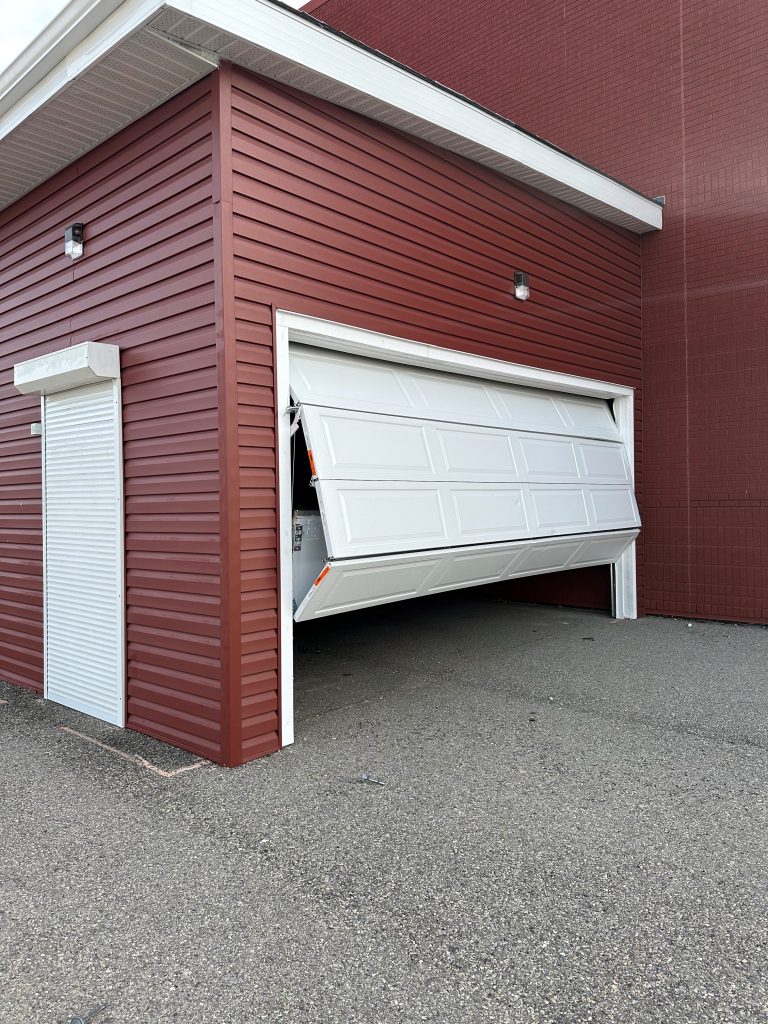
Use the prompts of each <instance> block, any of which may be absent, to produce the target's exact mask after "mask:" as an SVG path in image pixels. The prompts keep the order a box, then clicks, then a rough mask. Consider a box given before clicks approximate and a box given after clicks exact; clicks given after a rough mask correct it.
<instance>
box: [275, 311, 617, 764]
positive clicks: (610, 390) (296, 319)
mask: <svg viewBox="0 0 768 1024" xmlns="http://www.w3.org/2000/svg"><path fill="white" fill-rule="evenodd" d="M292 344H299V345H307V346H314V347H315V348H320V349H330V350H334V351H337V352H342V353H346V354H349V355H356V356H361V357H363V358H368V359H375V360H379V361H385V362H393V363H397V364H401V365H403V364H404V365H407V366H414V367H422V368H427V369H430V370H433V371H436V372H439V373H443V374H445V373H455V374H460V375H461V376H463V377H478V378H482V379H483V380H484V381H496V382H499V383H501V384H508V385H517V386H523V387H527V388H536V389H539V390H546V391H557V392H560V393H566V394H573V395H583V396H586V397H589V398H598V399H602V400H604V401H611V402H612V404H613V411H614V417H615V420H616V427H617V428H618V435H619V438H620V440H621V442H622V443H623V446H624V448H625V451H626V457H627V460H628V463H629V472H630V474H631V477H632V478H634V464H633V463H634V456H633V452H634V391H633V390H632V388H628V387H624V386H623V385H619V384H610V383H605V382H603V381H595V380H590V379H588V378H583V377H576V376H571V375H570V374H564V373H555V372H552V371H548V370H538V369H536V368H534V367H529V366H521V365H518V364H514V363H507V362H504V361H502V360H497V359H489V358H486V357H484V356H475V355H469V354H467V353H463V352H459V351H456V350H454V349H446V348H440V347H438V346H434V345H426V344H423V343H421V342H414V341H410V340H407V339H404V338H396V337H391V336H387V335H382V334H377V333H375V332H372V331H366V330H362V329H360V328H356V327H350V326H348V325H345V324H336V323H332V322H330V321H325V320H319V319H316V318H314V317H309V316H304V315H302V314H296V313H290V312H287V311H283V310H278V311H277V313H276V317H275V346H276V351H275V371H276V380H275V391H276V403H277V434H278V467H279V535H280V676H281V704H280V706H281V739H282V744H283V745H287V744H289V743H292V742H293V622H294V619H293V611H294V610H293V588H292V545H293V542H292V503H291V459H290V447H291V446H290V419H291V413H290V407H291V392H290V381H289V346H290V345H292ZM612 580H613V613H614V615H615V616H616V617H617V618H635V617H636V615H637V605H636V582H635V545H634V542H631V543H630V544H629V545H628V547H627V548H626V550H624V552H623V554H621V555H620V557H619V558H618V561H616V562H615V564H614V565H613V568H612Z"/></svg>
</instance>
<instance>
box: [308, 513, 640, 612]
mask: <svg viewBox="0 0 768 1024" xmlns="http://www.w3.org/2000/svg"><path fill="white" fill-rule="evenodd" d="M636 536H637V531H636V530H628V531H621V532H617V533H599V534H594V535H592V536H590V537H564V538H559V539H557V540H532V541H520V542H518V543H514V544H503V545H495V544H494V545H491V546H488V545H480V546H476V547H470V548H448V549H443V550H440V551H426V552H421V553H417V554H410V555H383V556H381V557H378V558H376V557H374V558H354V559H348V560H342V561H338V562H330V563H329V565H328V567H327V569H326V570H324V572H323V573H322V574H321V576H320V577H319V578H318V582H316V583H315V584H314V585H313V586H312V587H311V589H310V591H309V593H308V594H307V596H306V597H305V598H304V600H303V601H302V603H301V604H300V606H299V608H298V609H297V611H296V614H295V615H294V618H295V619H296V621H297V622H306V621H307V620H309V619H319V618H323V617H324V616H326V615H337V614H339V613H340V612H349V611H355V610H357V609H360V608H370V607H372V606H374V605H378V604H390V603H391V602H393V601H404V600H407V599H409V598H412V597H426V596H428V595H429V594H439V593H443V592H444V591H446V590H458V589H461V588H462V587H475V586H480V585H481V584H484V583H500V582H501V581H503V580H511V579H516V578H518V577H520V576H536V575H539V574H541V573H546V572H557V571H558V570H560V569H580V568H584V567H585V566H589V565H603V564H605V563H606V562H615V561H616V560H617V559H618V558H619V556H620V555H621V554H622V552H623V551H624V550H626V548H627V547H628V546H629V545H630V544H631V543H632V541H633V540H634V539H635V537H636Z"/></svg>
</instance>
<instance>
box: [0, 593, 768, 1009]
mask: <svg viewBox="0 0 768 1024" xmlns="http://www.w3.org/2000/svg"><path fill="white" fill-rule="evenodd" d="M767 655H768V631H766V630H765V629H762V628H760V627H749V626H735V625H726V624H722V623H701V622H693V623H690V624H689V623H688V622H687V621H680V620H670V619H667V620H665V619H655V618H648V619H643V620H640V621H638V622H614V621H612V620H611V619H610V618H608V617H607V616H604V615H601V614H599V613H595V612H586V611H574V610H570V609H561V608H541V607H534V606H526V605H519V604H511V603H505V602H503V601H498V600H491V599H489V598H488V597H487V596H484V595H483V594H482V592H474V593H466V594H458V595H445V596H444V597H441V598H434V599H429V600H427V601H420V602H409V603H403V604H400V605H393V606H390V607H385V608H380V609H373V610H371V611H369V612H363V613H359V614H357V615H349V616H339V617H337V618H335V619H333V620H328V621H326V622H321V623H310V624H308V625H306V626H304V627H303V628H299V629H297V639H296V661H297V665H296V669H297V682H296V689H297V695H296V699H297V735H296V744H295V746H294V747H292V748H289V749H286V750H284V751H281V752H280V753H279V754H276V755H274V756H273V757H270V758H267V759H264V760H262V761H259V762H256V763H253V764H251V765H248V766H246V767H244V768H241V769H237V770H226V769H223V768H218V767H215V766H211V765H209V764H202V765H201V764H198V763H197V762H198V759H197V758H195V757H193V756H191V755H187V754H183V753H179V752H177V751H173V750H172V749H170V748H168V747H165V746H164V745H163V744H160V743H156V742H155V741H153V740H149V739H147V738H146V737H139V736H137V735H136V734H130V733H120V732H117V731H115V730H112V729H110V728H109V727H107V726H104V725H103V724H101V723H98V722H95V721H93V720H92V719H89V718H87V717H86V716H83V715H79V714H77V713H75V712H72V711H68V710H67V709H65V708H62V707H59V706H57V705H55V704H51V703H47V702H44V701H42V700H40V699H39V698H37V697H35V696H34V695H32V694H30V693H28V692H24V691H20V690H17V689H15V688H14V687H11V686H8V685H0V700H3V701H5V702H6V703H2V704H0V764H1V765H2V773H3V775H2V801H3V807H2V828H1V829H0V850H1V851H2V871H0V962H1V964H2V970H1V971H0V1021H2V1022H3V1024H31V1022H34V1024H65V1022H67V1021H69V1019H70V1018H71V1017H72V1016H74V1015H75V1014H79V1015H81V1016H83V1017H85V1016H86V1014H88V1013H89V1012H90V1011H91V1010H94V1009H95V1008H97V1007H99V1006H101V1005H102V1004H107V1009H106V1010H105V1011H104V1012H103V1013H102V1014H99V1015H97V1016H96V1017H95V1018H94V1024H100V1022H101V1021H105V1020H106V1019H109V1020H110V1021H112V1022H113V1024H133V1022H138V1024H161V1022H163V1024H164V1022H171V1021H174V1022H180V1024H198V1022H200V1024H217V1022H225V1024H260V1022H264V1024H336V1022H339V1024H390V1022H393V1024H394V1022H400V1021H403V1022H410V1021H413V1022H416V1021H429V1022H435V1024H453V1022H456V1024H459V1022H461V1024H475V1022H478V1024H480V1022H510V1024H572V1022H573V1024H581V1022H588V1021H594V1022H603V1024H608V1022H617V1024H619V1022H620V1024H655V1022H659V1024H662V1022H663V1024H687V1022H692V1024H693V1022H695V1024H707V1022H713V1024H714V1022H717V1024H730V1022H736V1021H749V1022H754V1024H759V1022H768V890H767V889H766V867H767V866H768V844H767V843H766V837H767V833H766V819H767V818H768V803H767V802H766V795H767V793H768V758H767V757H766V748H767V747H768V710H767V707H766V701H767V696H766V681H767V678H766V677H767V676H768V657H767ZM68 729H69V730H75V732H71V731H66V730H68ZM78 733H79V734H82V735H78ZM85 737H87V738H85ZM89 739H90V740H97V741H98V743H102V744H106V745H108V746H114V747H116V748H117V749H118V750H119V751H120V753H121V754H122V755H123V756H120V753H115V752H113V751H110V750H107V749H105V748H104V747H103V746H100V745H98V743H94V742H89ZM148 764H149V765H154V766H156V767H159V768H160V770H161V771H162V772H164V773H165V774H164V775H163V774H158V773H157V772H155V771H152V770H150V768H148V767H147V765H148ZM180 768H187V769H188V770H186V771H179V769H180ZM173 773H176V774H173ZM361 779H362V780H363V781H361ZM378 782H381V783H383V785H378V784H377V783H378Z"/></svg>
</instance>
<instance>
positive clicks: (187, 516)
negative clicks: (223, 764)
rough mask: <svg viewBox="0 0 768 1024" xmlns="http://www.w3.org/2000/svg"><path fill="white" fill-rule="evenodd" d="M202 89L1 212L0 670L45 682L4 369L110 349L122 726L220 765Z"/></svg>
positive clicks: (21, 415) (28, 499) (19, 430)
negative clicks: (115, 413)
mask: <svg viewBox="0 0 768 1024" xmlns="http://www.w3.org/2000/svg"><path fill="white" fill-rule="evenodd" d="M210 87H211V81H210V80H208V81H207V82H205V83H202V84H200V85H198V86H195V87H193V88H192V89H191V90H189V91H187V92H186V93H184V94H183V95H182V96H180V97H178V98H177V99H175V100H174V101H172V102H171V103H169V104H167V105H166V106H165V107H163V108H161V109H160V110H158V111H155V112H154V113H153V114H151V115H149V116H148V117H146V118H144V119H143V120H142V121H141V122H140V123H138V124H136V125H134V126H133V127H131V128H129V129H127V130H126V131H124V132H121V133H120V134H119V135H117V136H116V137H115V138H114V139H112V140H110V141H109V142H107V143H106V144H104V145H102V146H100V147H99V148H98V149H96V150H94V152H92V153H91V154H89V155H88V156H87V157H85V158H83V159H82V160H80V161H78V163H76V164H73V165H72V166H70V167H69V168H67V170H65V171H63V172H62V173H61V174H58V175H57V176H56V177H55V178H53V179H52V180H51V181H49V182H48V183H47V184H45V185H43V186H41V187H40V188H38V189H36V190H35V191H34V192H32V193H31V194H30V195H29V196H27V197H26V198H25V199H22V200H20V201H19V202H18V203H16V204H14V205H13V206H12V207H10V208H9V209H8V210H6V211H5V212H4V213H2V214H0V677H2V678H4V679H7V680H9V681H10V682H14V683H17V684H19V685H22V686H29V687H32V688H33V689H36V690H40V689H41V688H42V683H43V678H42V592H41V590H42V588H41V583H42V565H41V509H40V471H41V446H40V439H39V438H32V437H30V434H29V424H30V422H32V421H33V420H39V419H40V404H39V400H38V399H37V398H36V397H23V396H21V395H19V394H18V393H17V392H16V391H15V389H14V387H13V364H14V363H15V362H17V361H20V360H23V359H31V358H33V357H35V356H39V355H42V354H44V353H45V352H49V351H51V350H54V349H57V348H61V347H64V346H68V345H76V344H78V343H80V342H82V341H100V342H107V343H109V344H113V345H119V346H120V348H121V350H122V352H121V363H122V385H123V420H124V422H123V430H124V439H125V508H126V564H127V619H128V625H127V630H128V636H127V639H128V725H129V726H131V727H132V728H134V729H138V730H140V731H143V732H147V733H150V734H151V735H153V736H157V737H159V738H161V739H166V740H169V741H170V742H172V743H175V744H178V745H179V746H183V747H187V748H188V749H190V750H194V751H197V752H199V753H201V754H204V755H206V756H208V757H212V758H216V759H225V758H226V756H227V753H226V743H225V739H226V734H227V729H226V728H224V729H223V728H222V718H223V717H224V716H225V715H226V700H223V699H222V698H223V695H224V694H225V690H226V687H225V686H224V685H223V683H222V680H223V678H225V660H224V658H223V654H222V633H223V630H222V622H221V614H220V605H221V601H220V597H221V595H220V589H221V565H220V558H221V551H220V548H221V544H220V521H219V509H220V474H219V454H218V449H219V423H218V417H219V411H218V407H219V396H218V369H217V349H216V331H215V319H216V318H215V308H216V301H215V300H216V296H215V275H214V244H213V236H214V206H215V204H214V201H213V200H214V182H213V165H214V161H213V152H212V145H213V143H212V109H211V91H210ZM74 221H83V222H84V223H85V255H84V256H83V257H82V258H81V259H80V260H78V261H77V262H76V263H72V262H71V261H70V260H69V259H68V258H67V257H66V256H65V255H64V251H63V244H64V243H63V235H64V228H65V227H66V226H67V225H68V224H71V223H72V222H74ZM85 555H86V553H85V552H84V556H85ZM225 724H226V723H225Z"/></svg>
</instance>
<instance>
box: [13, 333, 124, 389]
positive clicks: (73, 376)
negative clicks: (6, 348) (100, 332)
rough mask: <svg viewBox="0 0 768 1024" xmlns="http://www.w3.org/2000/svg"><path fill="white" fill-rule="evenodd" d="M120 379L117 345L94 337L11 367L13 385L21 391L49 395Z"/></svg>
mask: <svg viewBox="0 0 768 1024" xmlns="http://www.w3.org/2000/svg"><path fill="white" fill-rule="evenodd" d="M119 379H120V349H119V348H118V347H117V345H104V344H102V343H101V342H97V341H84V342H83V343H82V344H81V345H72V346H71V347H70V348H62V349H59V350H58V351H56V352H48V353H46V354H45V355H44V356H37V357H36V358H35V359H27V360H25V361H24V362H23V363H16V365H15V366H14V368H13V385H14V387H15V388H16V390H17V391H20V392H21V393H22V394H23V395H52V394H55V393H56V392H58V391H69V390H70V389H71V388H78V387H83V386H84V385H86V384H98V383H99V382H100V381H107V380H119Z"/></svg>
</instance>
